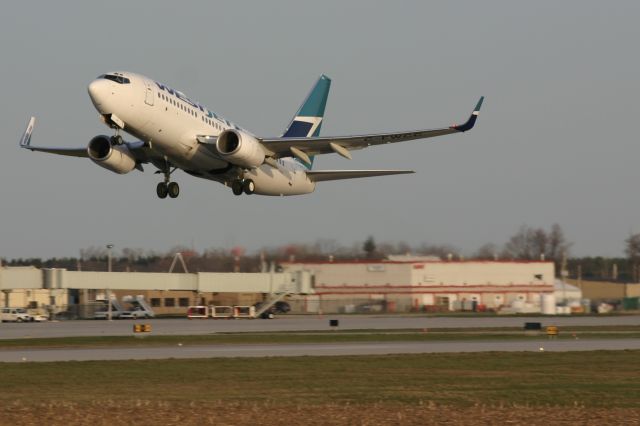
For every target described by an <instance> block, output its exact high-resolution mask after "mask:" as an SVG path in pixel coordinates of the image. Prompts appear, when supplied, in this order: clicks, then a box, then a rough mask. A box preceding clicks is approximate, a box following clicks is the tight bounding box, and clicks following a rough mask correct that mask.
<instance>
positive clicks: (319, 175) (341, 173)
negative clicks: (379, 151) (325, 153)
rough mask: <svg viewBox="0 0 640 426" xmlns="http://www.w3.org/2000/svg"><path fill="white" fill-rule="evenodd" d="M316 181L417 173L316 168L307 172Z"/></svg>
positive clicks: (408, 171)
mask: <svg viewBox="0 0 640 426" xmlns="http://www.w3.org/2000/svg"><path fill="white" fill-rule="evenodd" d="M306 173H307V176H308V177H309V179H311V180H312V181H314V182H325V181H328V180H342V179H356V178H364V177H373V176H389V175H403V174H407V173H415V172H414V171H413V170H316V171H313V170H312V171H308V172H306Z"/></svg>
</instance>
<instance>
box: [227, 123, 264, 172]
mask: <svg viewBox="0 0 640 426" xmlns="http://www.w3.org/2000/svg"><path fill="white" fill-rule="evenodd" d="M216 149H217V150H218V152H219V153H220V155H221V156H222V158H224V159H225V160H226V161H228V162H230V163H232V164H235V165H238V166H242V167H247V168H249V169H253V168H256V167H260V166H261V165H262V163H263V162H264V157H265V155H264V150H263V149H262V145H261V144H260V142H258V140H257V139H256V138H254V137H253V136H251V135H248V134H246V133H244V132H242V131H240V130H235V129H229V130H225V131H224V132H222V133H220V135H219V136H218V140H217V141H216Z"/></svg>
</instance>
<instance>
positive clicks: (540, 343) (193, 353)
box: [0, 338, 640, 362]
mask: <svg viewBox="0 0 640 426" xmlns="http://www.w3.org/2000/svg"><path fill="white" fill-rule="evenodd" d="M638 349H640V339H582V340H547V339H545V338H541V339H540V340H536V341H531V340H527V341H481V342H477V341H447V342H441V341H439V342H367V343H347V342H345V343H300V344H290V343H287V344H258V345H257V344H234V345H205V346H199V345H193V346H179V345H175V346H166V347H148V348H99V349H15V350H4V351H0V362H53V361H113V360H147V359H169V358H174V359H193V358H234V357H249V358H256V357H292V356H345V355H387V354H421V353H423V354H427V353H460V352H539V353H541V354H543V353H544V352H567V351H595V350H638Z"/></svg>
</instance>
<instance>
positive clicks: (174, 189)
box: [167, 182, 180, 198]
mask: <svg viewBox="0 0 640 426" xmlns="http://www.w3.org/2000/svg"><path fill="white" fill-rule="evenodd" d="M167 191H168V192H169V197H171V198H176V197H177V196H178V195H180V186H179V185H178V183H177V182H169V185H167Z"/></svg>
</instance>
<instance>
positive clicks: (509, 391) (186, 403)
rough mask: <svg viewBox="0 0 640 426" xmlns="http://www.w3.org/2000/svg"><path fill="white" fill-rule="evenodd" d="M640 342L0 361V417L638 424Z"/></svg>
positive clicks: (21, 421)
mask: <svg viewBox="0 0 640 426" xmlns="http://www.w3.org/2000/svg"><path fill="white" fill-rule="evenodd" d="M639 378H640V352H639V351H596V352H568V353H548V352H545V353H475V354H426V355H389V356H359V357H298V358H263V359H255V358H252V359H205V360H154V361H109V362H64V363H25V364H0V383H1V386H2V392H1V393H0V424H2V425H4V424H7V425H9V424H10V425H39V424H66V425H75V424H78V425H81V424H96V425H101V424H112V425H113V424H124V423H131V424H167V425H169V424H176V425H177V424H180V425H185V424H186V425H190V424H194V425H195V424H216V425H245V424H246V425H262V424H272V423H283V424H308V425H324V424H337V425H352V424H367V425H378V424H503V423H507V422H508V423H511V424H524V423H526V424H546V425H550V424H569V423H571V424H575V423H578V424H638V423H639V422H640V380H639Z"/></svg>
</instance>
